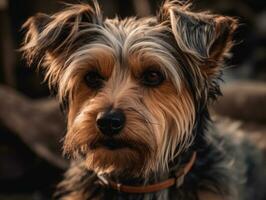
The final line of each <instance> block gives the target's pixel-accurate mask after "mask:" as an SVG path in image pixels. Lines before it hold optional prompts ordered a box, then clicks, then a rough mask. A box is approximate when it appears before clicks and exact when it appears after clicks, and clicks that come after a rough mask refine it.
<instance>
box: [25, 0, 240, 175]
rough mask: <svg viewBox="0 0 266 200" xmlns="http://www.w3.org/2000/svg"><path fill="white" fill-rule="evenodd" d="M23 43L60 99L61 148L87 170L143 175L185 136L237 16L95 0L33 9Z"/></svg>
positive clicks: (208, 94)
mask: <svg viewBox="0 0 266 200" xmlns="http://www.w3.org/2000/svg"><path fill="white" fill-rule="evenodd" d="M24 28H25V29H26V31H27V33H26V37H25V42H24V45H23V47H22V50H23V51H24V54H25V57H26V58H27V59H28V61H29V62H32V61H34V62H35V61H38V62H40V64H41V66H42V68H43V69H45V71H46V80H47V81H48V83H49V85H50V86H51V87H56V88H57V89H58V96H59V99H60V100H61V101H64V100H66V101H67V102H68V108H67V110H68V131H67V134H66V136H65V140H64V151H65V153H67V154H69V155H71V156H73V157H74V158H77V157H78V158H80V159H84V160H85V161H86V164H87V167H88V169H92V170H94V171H96V172H106V173H108V172H109V173H115V174H121V173H124V174H131V175H133V176H146V175H148V174H149V173H151V172H156V171H158V170H167V167H168V163H169V161H171V160H172V159H174V158H175V157H176V156H177V155H179V154H180V152H182V151H184V150H185V149H186V148H188V147H189V146H190V145H191V143H192V142H193V136H194V134H193V130H194V129H195V126H197V116H198V114H199V112H200V111H201V110H202V107H204V108H206V106H207V105H208V102H209V100H210V99H213V98H215V96H216V94H218V93H219V87H218V85H217V82H216V80H217V79H218V78H219V76H220V70H221V69H220V66H221V63H222V62H223V60H224V58H225V56H226V55H227V53H228V51H229V50H230V48H231V46H232V33H233V31H234V30H235V28H236V20H235V19H233V18H230V17H225V16H219V15H213V14H210V13H207V12H193V11H191V9H190V5H189V4H182V3H181V2H179V1H166V2H165V3H164V4H163V5H162V7H161V9H160V11H159V12H158V15H157V16H153V17H147V18H140V19H138V18H128V19H122V20H121V19H118V18H115V19H103V16H102V14H101V11H100V9H99V6H98V4H97V3H94V4H93V6H90V5H87V4H79V5H71V6H69V7H67V8H66V9H65V10H63V11H61V12H58V13H56V14H54V15H45V14H38V15H36V16H35V17H32V18H30V19H29V20H28V21H27V22H26V23H25V25H24Z"/></svg>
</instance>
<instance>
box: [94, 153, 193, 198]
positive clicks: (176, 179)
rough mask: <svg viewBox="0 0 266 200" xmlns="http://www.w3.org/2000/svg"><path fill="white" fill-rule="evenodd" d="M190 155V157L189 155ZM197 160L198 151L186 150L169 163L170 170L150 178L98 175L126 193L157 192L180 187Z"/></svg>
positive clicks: (112, 186) (105, 182)
mask: <svg viewBox="0 0 266 200" xmlns="http://www.w3.org/2000/svg"><path fill="white" fill-rule="evenodd" d="M188 156H189V159H187V157H188ZM195 161H196V152H195V151H193V152H192V153H191V152H186V153H185V154H184V155H183V156H182V157H181V156H179V159H178V160H177V161H175V162H173V161H172V163H170V164H169V167H170V168H169V169H170V170H169V171H167V172H162V173H153V174H152V175H150V176H149V177H148V178H129V177H128V176H125V175H124V176H122V177H121V176H114V175H111V174H105V175H98V176H99V179H100V180H101V181H102V183H103V184H105V186H107V187H110V188H112V189H114V190H118V191H122V192H126V193H138V194H140V193H150V192H157V191H160V190H163V189H167V188H170V187H172V186H175V187H180V186H181V185H182V184H183V181H184V177H185V176H186V175H187V174H188V173H189V172H190V170H191V169H192V167H193V165H194V163H195Z"/></svg>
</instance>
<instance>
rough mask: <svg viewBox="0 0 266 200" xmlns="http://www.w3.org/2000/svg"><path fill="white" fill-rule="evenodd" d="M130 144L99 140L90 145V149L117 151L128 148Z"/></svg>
mask: <svg viewBox="0 0 266 200" xmlns="http://www.w3.org/2000/svg"><path fill="white" fill-rule="evenodd" d="M130 146H131V145H130V144H128V143H127V142H125V141H122V140H119V139H112V138H109V139H101V140H98V141H97V142H95V143H94V144H92V145H91V149H97V148H107V149H109V150H117V149H123V148H130Z"/></svg>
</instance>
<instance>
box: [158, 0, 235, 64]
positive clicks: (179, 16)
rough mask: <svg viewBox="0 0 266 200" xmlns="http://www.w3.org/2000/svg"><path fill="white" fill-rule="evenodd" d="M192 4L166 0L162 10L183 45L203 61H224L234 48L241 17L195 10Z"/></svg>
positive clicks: (162, 19) (164, 20)
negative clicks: (238, 20) (234, 37)
mask: <svg viewBox="0 0 266 200" xmlns="http://www.w3.org/2000/svg"><path fill="white" fill-rule="evenodd" d="M190 7H191V4H185V3H183V2H181V1H178V0H168V1H167V0H166V2H165V3H164V4H163V6H162V7H161V9H160V11H159V13H158V20H159V22H161V23H168V24H169V26H170V27H171V30H172V33H173V35H174V37H175V40H176V42H177V44H178V46H179V48H180V49H181V50H182V51H184V52H185V53H189V54H190V55H192V56H195V57H197V58H198V59H200V60H205V61H206V60H208V61H214V62H220V61H223V59H224V58H225V57H226V56H227V55H228V52H229V50H230V49H231V47H232V45H233V42H232V35H233V32H234V31H235V30H236V27H237V20H236V19H234V18H231V17H225V16H219V15H213V14H210V13H208V12H192V11H191V9H190Z"/></svg>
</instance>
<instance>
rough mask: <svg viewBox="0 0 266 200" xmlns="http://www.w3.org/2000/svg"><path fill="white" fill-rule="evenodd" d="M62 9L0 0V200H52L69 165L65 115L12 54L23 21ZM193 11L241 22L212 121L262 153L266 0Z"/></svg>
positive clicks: (143, 2) (217, 3)
mask: <svg viewBox="0 0 266 200" xmlns="http://www.w3.org/2000/svg"><path fill="white" fill-rule="evenodd" d="M79 1H80V2H83V1H82V0H79ZM64 2H69V3H76V2H77V1H64ZM99 3H100V5H101V7H102V9H103V10H104V15H105V16H106V17H114V16H115V15H116V14H117V15H118V16H120V17H121V18H124V17H127V16H133V15H138V16H147V15H152V14H155V13H156V9H157V8H158V7H159V5H160V4H161V0H99ZM61 7H62V4H60V2H59V1H56V0H0V200H24V199H27V200H44V199H51V196H50V195H51V192H52V191H53V190H54V188H55V185H56V183H57V182H58V180H60V179H62V174H63V172H64V170H65V169H66V168H67V166H68V163H67V161H66V160H64V159H63V158H62V157H61V145H62V141H61V138H62V137H63V135H64V133H65V119H64V116H63V114H62V113H61V112H60V109H59V106H58V104H57V103H56V101H55V100H54V97H53V96H52V95H50V93H49V91H48V89H47V85H46V84H45V83H42V76H43V75H42V74H37V73H35V69H34V67H32V68H28V67H26V63H25V61H24V60H23V59H22V58H21V54H20V53H19V52H18V51H17V49H19V47H20V45H21V42H22V38H23V32H22V31H21V26H22V24H23V23H24V22H25V21H26V19H27V18H28V17H30V16H32V15H34V14H35V13H37V12H45V13H53V12H54V11H57V10H59V9H60V8H61ZM194 7H195V8H196V9H199V10H205V9H210V10H212V11H213V12H215V13H220V14H223V15H231V16H236V17H238V19H239V20H240V23H241V26H240V27H239V29H238V31H237V33H236V34H235V40H236V41H237V45H236V46H235V47H234V48H233V51H232V52H233V54H232V55H233V56H232V58H231V59H230V61H229V62H228V64H227V66H226V67H225V71H224V77H223V78H224V80H225V82H226V84H223V91H224V96H223V97H222V98H221V99H220V100H219V101H218V102H217V103H216V104H215V105H214V106H213V112H214V114H215V115H216V116H217V120H220V121H227V120H234V122H235V123H234V126H237V127H239V128H240V129H242V130H244V131H245V132H246V133H247V136H248V137H249V138H250V140H252V141H254V142H255V143H256V145H257V146H258V147H259V148H261V149H262V151H264V155H266V1H265V0H194ZM265 168H266V166H265ZM265 187H266V186H265ZM265 199H266V197H265Z"/></svg>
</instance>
